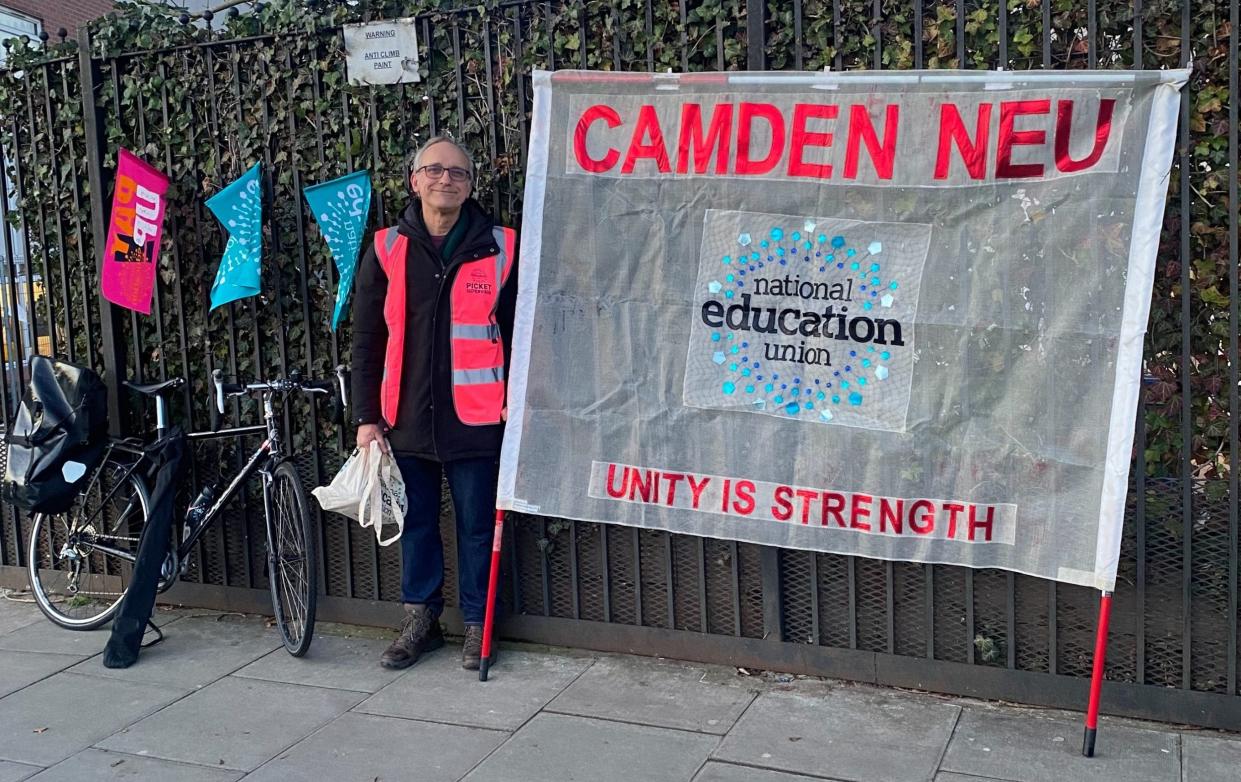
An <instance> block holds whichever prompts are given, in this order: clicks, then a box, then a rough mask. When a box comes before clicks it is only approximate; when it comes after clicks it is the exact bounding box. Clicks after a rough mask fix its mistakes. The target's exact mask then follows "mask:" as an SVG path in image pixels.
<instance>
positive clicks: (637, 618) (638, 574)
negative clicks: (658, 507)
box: [630, 527, 644, 627]
mask: <svg viewBox="0 0 1241 782" xmlns="http://www.w3.org/2000/svg"><path fill="white" fill-rule="evenodd" d="M630 532H631V533H632V536H633V610H634V619H633V623H634V624H635V625H637V626H638V627H641V626H642V625H643V624H644V622H643V621H642V617H643V613H642V536H641V534H640V532H639V530H638V528H637V527H634V528H633V529H632V530H630Z"/></svg>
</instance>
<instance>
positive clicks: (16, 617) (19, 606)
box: [0, 597, 47, 635]
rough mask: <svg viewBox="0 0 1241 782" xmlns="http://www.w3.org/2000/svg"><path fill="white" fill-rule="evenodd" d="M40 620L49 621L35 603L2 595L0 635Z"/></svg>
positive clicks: (0, 599) (0, 598) (0, 602)
mask: <svg viewBox="0 0 1241 782" xmlns="http://www.w3.org/2000/svg"><path fill="white" fill-rule="evenodd" d="M40 620H42V621H47V620H46V619H45V618H44V616H43V612H42V611H40V610H39V607H38V606H37V605H35V604H34V603H28V602H26V601H25V600H23V599H10V598H6V597H0V635H3V634H5V633H8V632H12V631H13V630H16V629H18V628H19V627H25V626H26V625H31V624H34V623H35V622H38V621H40Z"/></svg>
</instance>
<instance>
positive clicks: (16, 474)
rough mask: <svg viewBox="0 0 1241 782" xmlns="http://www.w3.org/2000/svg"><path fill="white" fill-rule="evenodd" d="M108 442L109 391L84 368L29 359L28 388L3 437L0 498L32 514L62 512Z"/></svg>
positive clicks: (91, 372)
mask: <svg viewBox="0 0 1241 782" xmlns="http://www.w3.org/2000/svg"><path fill="white" fill-rule="evenodd" d="M107 442H108V390H107V388H106V387H105V386H104V384H103V381H102V380H101V379H100V378H99V375H97V374H95V372H94V371H93V370H91V369H90V368H88V367H80V366H77V365H76V364H70V363H68V362H65V361H55V360H53V359H50V358H48V357H46V356H33V357H31V359H30V386H29V387H27V389H26V395H25V396H24V397H22V403H21V405H20V406H18V408H17V417H16V419H15V420H14V421H13V422H12V425H11V426H10V427H9V431H8V432H7V433H6V435H5V443H6V448H7V451H8V460H7V462H6V463H5V470H4V483H3V485H0V497H3V499H4V500H5V501H6V502H8V503H9V504H11V505H13V506H15V507H17V508H21V509H22V510H27V511H31V512H33V513H63V512H64V511H66V510H68V509H69V508H70V506H72V505H73V500H74V497H76V495H77V494H78V493H79V492H80V491H81V490H82V489H83V488H85V487H86V486H87V485H88V483H89V480H90V476H91V474H92V473H93V472H94V470H95V467H97V466H98V464H99V460H100V459H101V458H102V457H103V452H104V448H105V447H106V446H107Z"/></svg>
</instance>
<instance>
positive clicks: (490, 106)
mask: <svg viewBox="0 0 1241 782" xmlns="http://www.w3.org/2000/svg"><path fill="white" fill-rule="evenodd" d="M498 51H499V44H498V43H497V45H496V48H495V52H498ZM494 57H495V54H494V53H493V50H492V47H491V20H490V19H487V18H485V17H484V18H483V62H484V63H485V66H484V72H485V74H486V76H487V91H486V92H485V93H484V95H485V97H486V99H487V143H488V145H489V146H490V148H491V160H492V161H493V162H494V161H495V160H497V159H498V158H499V157H500V134H499V131H498V129H497V127H496V123H498V122H499V113H498V112H497V111H496V95H495V89H496V83H495V71H494V68H493V64H492V60H493V58H494ZM491 206H492V210H491V213H492V214H493V215H496V219H499V215H500V182H499V180H496V181H493V182H492V183H491Z"/></svg>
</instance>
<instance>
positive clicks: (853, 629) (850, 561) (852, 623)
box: [845, 556, 858, 649]
mask: <svg viewBox="0 0 1241 782" xmlns="http://www.w3.org/2000/svg"><path fill="white" fill-rule="evenodd" d="M845 562H846V569H847V572H848V582H849V648H850V649H856V648H857V638H858V632H857V601H858V592H857V559H856V558H855V557H852V556H850V557H846V558H845Z"/></svg>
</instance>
